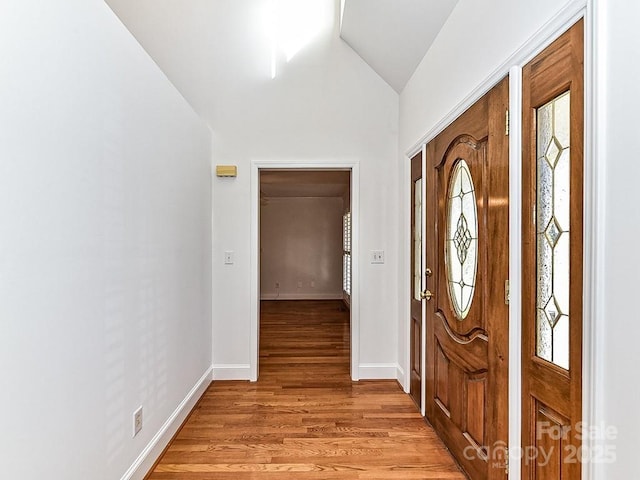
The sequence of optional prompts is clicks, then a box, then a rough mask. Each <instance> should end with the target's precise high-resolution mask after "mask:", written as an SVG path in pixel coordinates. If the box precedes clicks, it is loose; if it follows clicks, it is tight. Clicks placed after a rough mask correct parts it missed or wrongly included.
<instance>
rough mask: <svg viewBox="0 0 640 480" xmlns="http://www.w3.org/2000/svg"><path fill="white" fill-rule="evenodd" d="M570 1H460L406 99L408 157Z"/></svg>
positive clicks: (403, 142) (403, 117)
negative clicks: (433, 129)
mask: <svg viewBox="0 0 640 480" xmlns="http://www.w3.org/2000/svg"><path fill="white" fill-rule="evenodd" d="M569 3H572V2H571V1H570V0H563V1H558V0H536V1H513V0H490V1H483V2H478V1H476V0H460V1H459V2H458V4H457V5H456V7H455V8H454V9H453V12H452V13H451V15H450V17H449V19H448V20H447V22H446V23H445V25H444V26H443V28H442V30H440V33H439V34H438V36H437V38H436V39H435V41H434V42H433V45H432V46H431V48H430V49H429V51H428V52H427V54H426V55H425V57H424V58H423V60H422V62H421V63H420V65H419V66H418V68H417V69H416V71H415V73H414V74H413V76H412V77H411V79H410V80H409V82H408V83H407V85H406V87H405V89H404V90H403V91H402V94H401V95H400V149H401V151H402V152H403V153H406V150H408V149H409V148H411V147H412V146H413V145H414V144H415V143H416V142H418V141H419V140H420V139H421V137H422V136H423V135H425V134H426V133H427V132H428V131H429V130H430V129H431V128H432V127H434V126H435V125H436V124H437V123H438V122H439V121H440V120H441V119H442V118H443V117H445V116H446V115H447V114H448V113H449V112H450V111H451V110H453V108H454V107H455V106H456V105H457V104H458V103H460V102H461V101H462V100H464V98H465V97H466V96H467V95H469V94H470V93H471V92H472V91H473V90H474V89H475V88H476V87H478V86H479V85H480V84H481V83H482V82H483V81H484V80H485V79H487V78H488V77H489V76H490V75H491V73H493V71H494V70H496V68H498V67H499V66H500V65H501V64H502V63H503V62H504V61H505V60H507V59H508V58H509V57H510V56H511V55H512V54H513V53H515V52H516V50H518V48H520V47H521V46H522V45H523V44H524V43H525V42H526V41H527V40H528V39H529V38H530V37H532V36H533V34H534V33H535V32H536V31H537V30H539V29H540V28H541V27H542V26H543V25H544V24H545V23H546V22H547V21H549V20H550V19H551V18H553V16H554V15H555V14H556V13H557V12H559V11H560V10H561V9H562V8H563V7H564V6H565V5H567V4H569Z"/></svg>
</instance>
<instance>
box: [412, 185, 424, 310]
mask: <svg viewBox="0 0 640 480" xmlns="http://www.w3.org/2000/svg"><path fill="white" fill-rule="evenodd" d="M413 190H414V196H413V215H414V217H413V262H414V263H413V298H414V299H416V300H420V299H421V297H420V293H421V292H422V178H419V179H418V180H416V181H415V182H414V184H413Z"/></svg>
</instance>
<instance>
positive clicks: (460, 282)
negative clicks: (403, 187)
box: [445, 159, 478, 320]
mask: <svg viewBox="0 0 640 480" xmlns="http://www.w3.org/2000/svg"><path fill="white" fill-rule="evenodd" d="M447 201H448V205H447V217H448V218H447V219H446V222H445V225H446V228H447V231H446V239H445V261H446V264H447V284H448V287H449V288H448V290H449V298H450V299H451V304H452V306H453V311H454V312H455V315H456V317H457V318H458V320H464V319H465V317H466V316H467V315H468V313H469V310H470V309H471V302H472V301H473V294H474V292H475V286H476V271H477V268H478V209H477V206H476V194H475V189H474V186H473V180H472V178H471V171H470V170H469V165H467V162H465V161H464V160H463V159H459V160H458V162H457V163H456V164H455V166H454V167H453V170H452V172H451V180H450V183H449V192H448V195H447Z"/></svg>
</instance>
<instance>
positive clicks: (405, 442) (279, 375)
mask: <svg viewBox="0 0 640 480" xmlns="http://www.w3.org/2000/svg"><path fill="white" fill-rule="evenodd" d="M261 310H262V313H261V324H260V378H259V381H258V382H256V383H249V382H242V381H233V382H231V381H216V382H214V383H213V384H212V385H211V386H210V387H209V389H208V390H207V392H206V393H205V395H204V397H203V398H202V400H201V402H200V403H199V404H198V406H197V407H196V409H195V410H194V412H193V414H192V415H191V417H190V418H189V420H188V421H187V422H186V424H185V425H184V426H183V428H182V430H181V431H180V433H179V434H178V435H177V437H176V438H175V439H174V441H173V442H172V444H171V446H170V447H169V448H168V450H167V451H166V452H165V454H164V456H163V457H162V458H161V460H160V462H159V463H158V464H157V466H156V467H155V469H154V470H153V471H152V472H151V474H150V475H149V476H148V478H149V479H150V480H169V479H171V480H178V479H179V480H214V479H215V480H225V479H233V480H242V479H256V480H272V479H278V480H287V479H296V480H307V479H308V480H312V479H313V480H315V479H318V480H319V479H322V480H331V479H345V480H346V479H368V480H390V479H403V480H410V479H443V480H444V479H455V480H463V479H464V478H465V477H464V475H463V474H462V473H460V471H459V469H458V468H457V466H456V465H455V463H454V462H453V460H452V459H451V456H450V455H449V453H448V451H447V450H446V449H445V447H444V446H443V444H442V443H441V442H440V440H439V439H438V437H437V436H436V434H435V433H434V431H433V430H432V429H431V428H430V427H429V426H428V425H427V424H426V423H425V422H424V420H423V419H422V417H421V416H420V414H419V413H418V411H417V409H416V407H415V405H414V404H413V402H412V401H411V399H410V398H409V396H408V395H406V394H405V393H404V392H403V391H402V390H401V389H400V387H399V385H398V383H397V382H396V381H395V380H384V381H361V382H355V383H354V382H351V380H350V375H349V314H348V312H347V311H346V309H344V307H343V305H342V302H340V301H269V302H262V305H261Z"/></svg>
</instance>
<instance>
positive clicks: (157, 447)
mask: <svg viewBox="0 0 640 480" xmlns="http://www.w3.org/2000/svg"><path fill="white" fill-rule="evenodd" d="M212 370H213V368H212V367H209V368H208V369H207V371H206V372H204V374H203V375H202V377H200V379H199V380H198V381H197V382H196V384H195V385H194V386H193V388H192V389H191V391H189V393H187V396H186V397H185V398H184V400H182V402H180V404H179V405H178V406H177V407H176V409H175V410H174V411H173V413H172V414H171V415H170V416H169V418H168V419H167V421H166V422H164V424H163V425H162V427H160V430H158V433H156V434H155V435H154V436H153V438H152V439H151V441H150V442H149V443H148V444H147V446H146V447H145V448H144V449H143V450H142V452H141V453H140V455H138V458H136V459H135V461H134V462H133V464H132V465H131V466H130V467H129V469H128V470H127V471H126V472H125V474H124V475H123V476H122V477H121V479H120V480H142V479H143V478H144V477H145V475H146V474H147V473H148V472H149V470H150V469H151V467H152V466H153V464H154V463H155V461H156V460H157V459H158V457H159V456H160V455H161V454H162V451H163V450H164V449H165V447H166V446H167V445H168V444H169V442H170V441H171V439H172V438H173V436H174V435H175V433H176V432H177V431H178V428H180V425H182V422H184V420H185V419H186V418H187V415H189V413H190V412H191V410H193V407H194V406H195V405H196V403H197V402H198V400H199V399H200V397H201V396H202V394H204V392H205V390H206V389H207V388H208V387H209V385H210V384H211V373H212Z"/></svg>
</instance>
